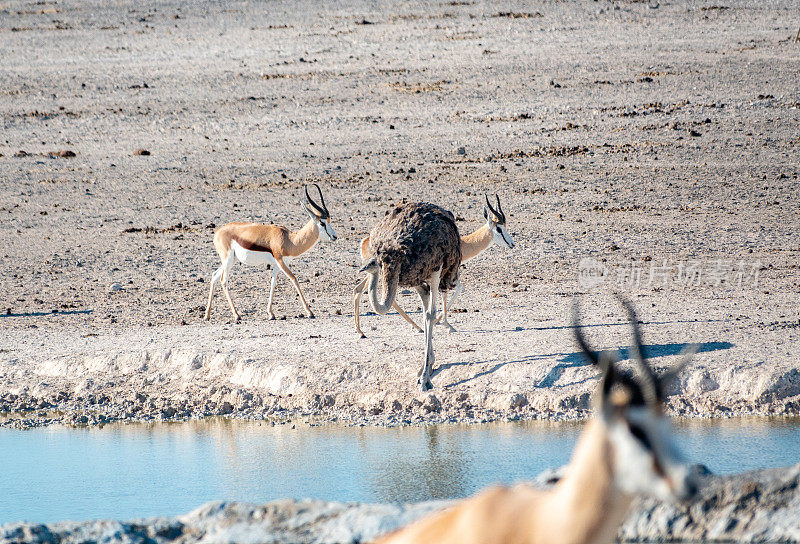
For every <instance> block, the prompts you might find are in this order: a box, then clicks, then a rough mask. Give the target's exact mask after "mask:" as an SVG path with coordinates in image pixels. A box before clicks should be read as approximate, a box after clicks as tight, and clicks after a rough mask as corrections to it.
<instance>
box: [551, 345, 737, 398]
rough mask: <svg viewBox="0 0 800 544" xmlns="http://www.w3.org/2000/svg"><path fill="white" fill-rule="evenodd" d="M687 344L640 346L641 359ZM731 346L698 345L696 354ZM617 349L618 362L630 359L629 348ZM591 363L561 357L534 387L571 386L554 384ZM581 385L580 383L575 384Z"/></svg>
mask: <svg viewBox="0 0 800 544" xmlns="http://www.w3.org/2000/svg"><path fill="white" fill-rule="evenodd" d="M688 345H689V344H650V345H646V346H642V357H644V358H645V359H654V358H656V357H670V356H673V355H678V354H679V353H680V352H681V351H683V350H684V349H685V348H686V347H687V346H688ZM732 347H733V344H731V343H730V342H703V343H701V344H700V348H699V349H698V350H697V353H707V352H710V351H719V350H723V349H731V348H732ZM618 349H619V360H620V361H625V360H626V359H630V358H631V355H630V348H618ZM590 365H591V363H590V362H589V361H587V360H586V356H585V355H584V354H583V353H581V352H579V351H577V352H575V353H570V354H569V355H566V356H565V357H562V358H561V359H559V360H558V364H557V365H556V366H554V367H553V368H552V369H550V372H548V373H547V376H545V377H544V378H543V379H542V380H541V381H540V382H539V383H538V384H536V387H565V386H566V385H573V384H562V385H556V382H557V381H558V380H559V378H561V375H562V374H563V373H564V370H566V369H568V368H576V367H581V366H590ZM576 383H581V382H576Z"/></svg>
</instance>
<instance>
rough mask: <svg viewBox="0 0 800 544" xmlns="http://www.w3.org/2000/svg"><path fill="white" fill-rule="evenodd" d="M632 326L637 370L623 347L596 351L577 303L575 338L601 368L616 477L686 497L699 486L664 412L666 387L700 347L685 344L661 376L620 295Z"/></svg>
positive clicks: (636, 488) (650, 491) (599, 403)
mask: <svg viewBox="0 0 800 544" xmlns="http://www.w3.org/2000/svg"><path fill="white" fill-rule="evenodd" d="M620 301H621V302H622V304H623V306H624V307H625V310H626V312H627V314H628V320H629V321H630V323H631V328H632V329H633V345H632V346H631V348H630V349H629V350H628V351H629V353H630V357H631V359H632V362H633V364H634V367H635V370H636V372H635V374H634V376H629V375H628V374H625V373H623V372H621V371H620V370H619V368H618V362H619V357H618V352H610V351H604V352H601V353H599V354H598V353H596V352H594V351H592V350H591V349H590V348H589V346H588V344H587V343H586V340H585V339H584V337H583V333H582V332H581V325H580V323H579V317H578V304H577V302H576V303H575V305H574V306H573V308H572V320H573V326H574V330H575V338H576V339H577V341H578V345H579V346H580V348H581V350H582V351H583V353H584V355H586V357H587V358H588V359H589V360H590V361H591V362H592V363H593V364H595V365H596V366H597V367H598V368H599V369H600V371H601V372H602V377H601V379H600V389H599V391H598V394H597V396H596V400H595V407H596V410H597V412H598V416H599V418H600V419H601V420H602V421H603V423H604V424H605V426H606V429H607V431H608V439H609V444H610V448H611V457H612V467H613V471H614V481H615V484H616V485H617V487H619V489H620V490H622V491H623V492H625V493H630V494H644V495H650V496H654V497H657V498H659V499H662V500H669V499H679V500H686V499H689V498H690V497H692V496H693V495H694V494H695V493H696V492H697V482H696V481H695V478H694V477H693V476H692V474H691V472H690V471H689V467H688V466H687V465H686V464H685V463H684V462H683V460H682V458H681V455H680V452H679V451H678V449H677V447H676V445H675V443H674V440H673V436H672V430H671V428H670V424H669V419H668V418H667V417H666V416H665V415H664V411H663V402H664V396H665V390H666V388H667V386H668V385H669V384H670V382H671V381H672V380H674V379H675V378H676V377H677V375H678V373H679V372H680V370H681V368H682V367H683V366H684V365H685V364H686V363H687V362H688V361H689V359H690V358H691V357H692V355H694V353H695V352H696V351H697V348H698V346H697V345H691V346H689V347H687V348H686V349H684V351H683V353H682V354H681V360H680V362H678V364H677V365H675V366H674V367H672V368H671V369H670V370H668V371H667V372H666V373H664V374H663V375H662V376H661V377H658V376H656V375H655V373H654V372H653V370H652V368H651V367H650V365H649V364H648V363H647V361H646V360H645V358H644V355H643V353H642V352H643V348H642V337H641V333H640V332H639V325H638V323H639V322H638V320H637V318H636V313H635V312H634V311H633V308H632V307H631V305H630V303H628V302H627V301H626V300H624V299H622V298H621V297H620Z"/></svg>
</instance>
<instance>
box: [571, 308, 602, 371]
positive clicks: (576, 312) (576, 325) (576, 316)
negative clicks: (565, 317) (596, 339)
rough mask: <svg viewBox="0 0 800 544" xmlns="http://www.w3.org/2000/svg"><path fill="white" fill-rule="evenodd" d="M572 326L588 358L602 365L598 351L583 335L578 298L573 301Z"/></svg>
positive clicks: (576, 338) (594, 363) (596, 364)
mask: <svg viewBox="0 0 800 544" xmlns="http://www.w3.org/2000/svg"><path fill="white" fill-rule="evenodd" d="M572 328H573V330H574V331H575V340H576V341H577V342H578V346H579V347H580V348H581V351H583V354H584V355H585V356H586V358H587V359H589V360H590V361H591V362H592V364H593V365H595V366H601V365H600V358H599V357H598V355H597V353H596V352H595V351H593V350H592V349H591V348H590V347H589V344H588V343H587V342H586V338H585V337H584V336H583V330H582V329H583V326H582V325H581V324H580V307H579V305H578V301H577V300H575V301H574V302H573V303H572Z"/></svg>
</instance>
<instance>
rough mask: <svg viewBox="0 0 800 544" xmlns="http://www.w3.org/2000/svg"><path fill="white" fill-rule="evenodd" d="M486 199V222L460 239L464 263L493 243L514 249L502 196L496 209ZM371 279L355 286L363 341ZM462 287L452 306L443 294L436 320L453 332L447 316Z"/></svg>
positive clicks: (364, 255) (364, 245) (365, 250)
mask: <svg viewBox="0 0 800 544" xmlns="http://www.w3.org/2000/svg"><path fill="white" fill-rule="evenodd" d="M484 196H485V198H486V205H485V206H484V207H483V217H484V219H486V223H485V224H484V225H483V226H481V227H480V228H479V229H477V230H476V231H475V232H472V233H470V234H466V235H464V236H461V262H462V263H463V262H464V261H468V260H469V259H472V258H473V257H477V256H478V255H480V254H481V253H482V252H483V251H484V250H486V249H487V248H488V247H489V246H490V245H491V244H492V242H494V243H495V244H497V245H498V246H500V247H503V248H506V249H513V248H514V240H512V239H511V235H510V234H509V233H508V230H507V229H506V226H505V225H506V214H505V213H503V208H502V207H501V206H500V197H499V196H497V195H494V198H495V199H496V201H497V208H494V207H493V206H492V204H491V203H490V202H489V197H488V196H487V195H484ZM370 257H371V254H370V251H369V236H367V237H365V238H364V239H363V240H361V260H362V261H364V262H365V261H366V260H367V259H369V258H370ZM368 280H369V276H367V277H365V278H364V279H363V280H361V282H359V284H358V285H356V287H355V289H353V317H354V319H355V322H356V331H357V332H358V334H359V335H361V338H365V335H364V332H363V331H362V330H361V311H360V310H361V295H362V294H363V292H364V288H365V287H366V285H367V281H368ZM462 288H463V284H462V283H461V282H460V281H459V282H458V284H457V285H456V287H455V290H454V291H453V296H452V297H450V303H449V304H448V302H447V291H442V314H441V315H440V316H439V317H438V318H437V320H436V322H437V323H441V324H442V325H446V326H447V328H448V329H449V330H450V332H453V331H455V330H456V329H455V327H453V326H452V325H451V324H450V322H448V321H447V314H448V312H449V311H450V308H452V307H453V304H454V303H455V301H456V297H458V295H459V293H461V290H462ZM392 308H394V310H395V311H397V313H398V314H400V317H402V318H403V319H405V320H406V321H408V322H409V323H411V326H412V327H414V329H416V330H417V332H422V328H421V327H420V326H419V325H417V324H416V323H415V322H414V320H413V319H411V318H410V317H409V316H408V314H407V313H406V312H404V311H403V309H402V308H401V307H400V306H399V305H398V304H397V302H396V301H395V302H394V304H392Z"/></svg>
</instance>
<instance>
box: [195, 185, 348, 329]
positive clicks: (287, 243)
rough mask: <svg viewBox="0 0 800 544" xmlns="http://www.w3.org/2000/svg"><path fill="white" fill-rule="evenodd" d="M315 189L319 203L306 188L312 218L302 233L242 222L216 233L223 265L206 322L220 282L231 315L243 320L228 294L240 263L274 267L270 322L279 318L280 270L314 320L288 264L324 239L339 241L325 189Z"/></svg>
mask: <svg viewBox="0 0 800 544" xmlns="http://www.w3.org/2000/svg"><path fill="white" fill-rule="evenodd" d="M314 187H316V188H317V192H318V193H319V204H317V203H316V202H314V201H313V200H312V199H311V195H309V194H308V186H306V187H305V193H306V201H305V202H304V203H302V206H303V209H304V210H305V211H306V213H307V214H308V215H309V217H310V219H309V220H308V223H306V224H305V225H304V226H303V228H301V229H300V230H297V231H290V230H289V229H287V228H286V227H281V226H278V225H263V224H260V223H242V222H236V223H228V224H227V225H223V226H221V227H220V228H218V229H217V231H216V232H215V233H214V247H215V248H217V253H219V258H220V261H222V266H220V267H219V268H218V269H217V270H216V272H214V274H213V276H211V289H210V290H209V293H208V305H207V306H206V314H205V319H206V321H208V319H209V318H210V317H211V302H212V301H213V299H214V286H215V285H216V283H217V281H219V282H220V284H221V285H222V290H223V292H224V293H225V298H227V299H228V304H230V307H231V312H233V318H234V319H235V320H236V321H239V319H240V316H239V312H237V311H236V307H235V306H234V305H233V301H232V300H231V295H230V293H229V292H228V279H229V278H230V271H231V268H232V267H233V264H234V262H235V261H236V260H238V261H239V262H241V263H244V264H253V265H270V268H272V282H271V283H270V286H269V302H268V303H267V314H268V315H269V318H270V319H275V314H273V313H272V296H273V294H274V293H275V284H276V283H277V281H278V271H280V272H283V273H284V274H285V275H286V277H287V278H289V281H290V282H292V285H294V288H295V289H296V290H297V294H298V295H299V296H300V302H302V304H303V309H304V310H305V312H306V315H307V316H308V317H310V318H311V317H314V313H313V312H312V311H311V308H309V307H308V303H307V302H306V299H305V297H303V291H302V290H301V289H300V284H299V283H298V282H297V278H296V277H295V276H294V274H292V271H291V270H289V267H288V266H286V263H285V262H284V259H285V258H287V257H297V256H299V255H302V254H303V253H305V252H306V251H308V250H309V249H311V248H312V247H313V246H314V244H316V243H317V240H319V239H320V238H322V239H323V240H326V241H328V242H332V241H334V240H336V233H335V232H334V231H333V227H331V225H330V213H329V212H328V208H327V206H325V199H324V198H323V196H322V190H321V189H320V188H319V185H317V184H316V183H315V184H314Z"/></svg>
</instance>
